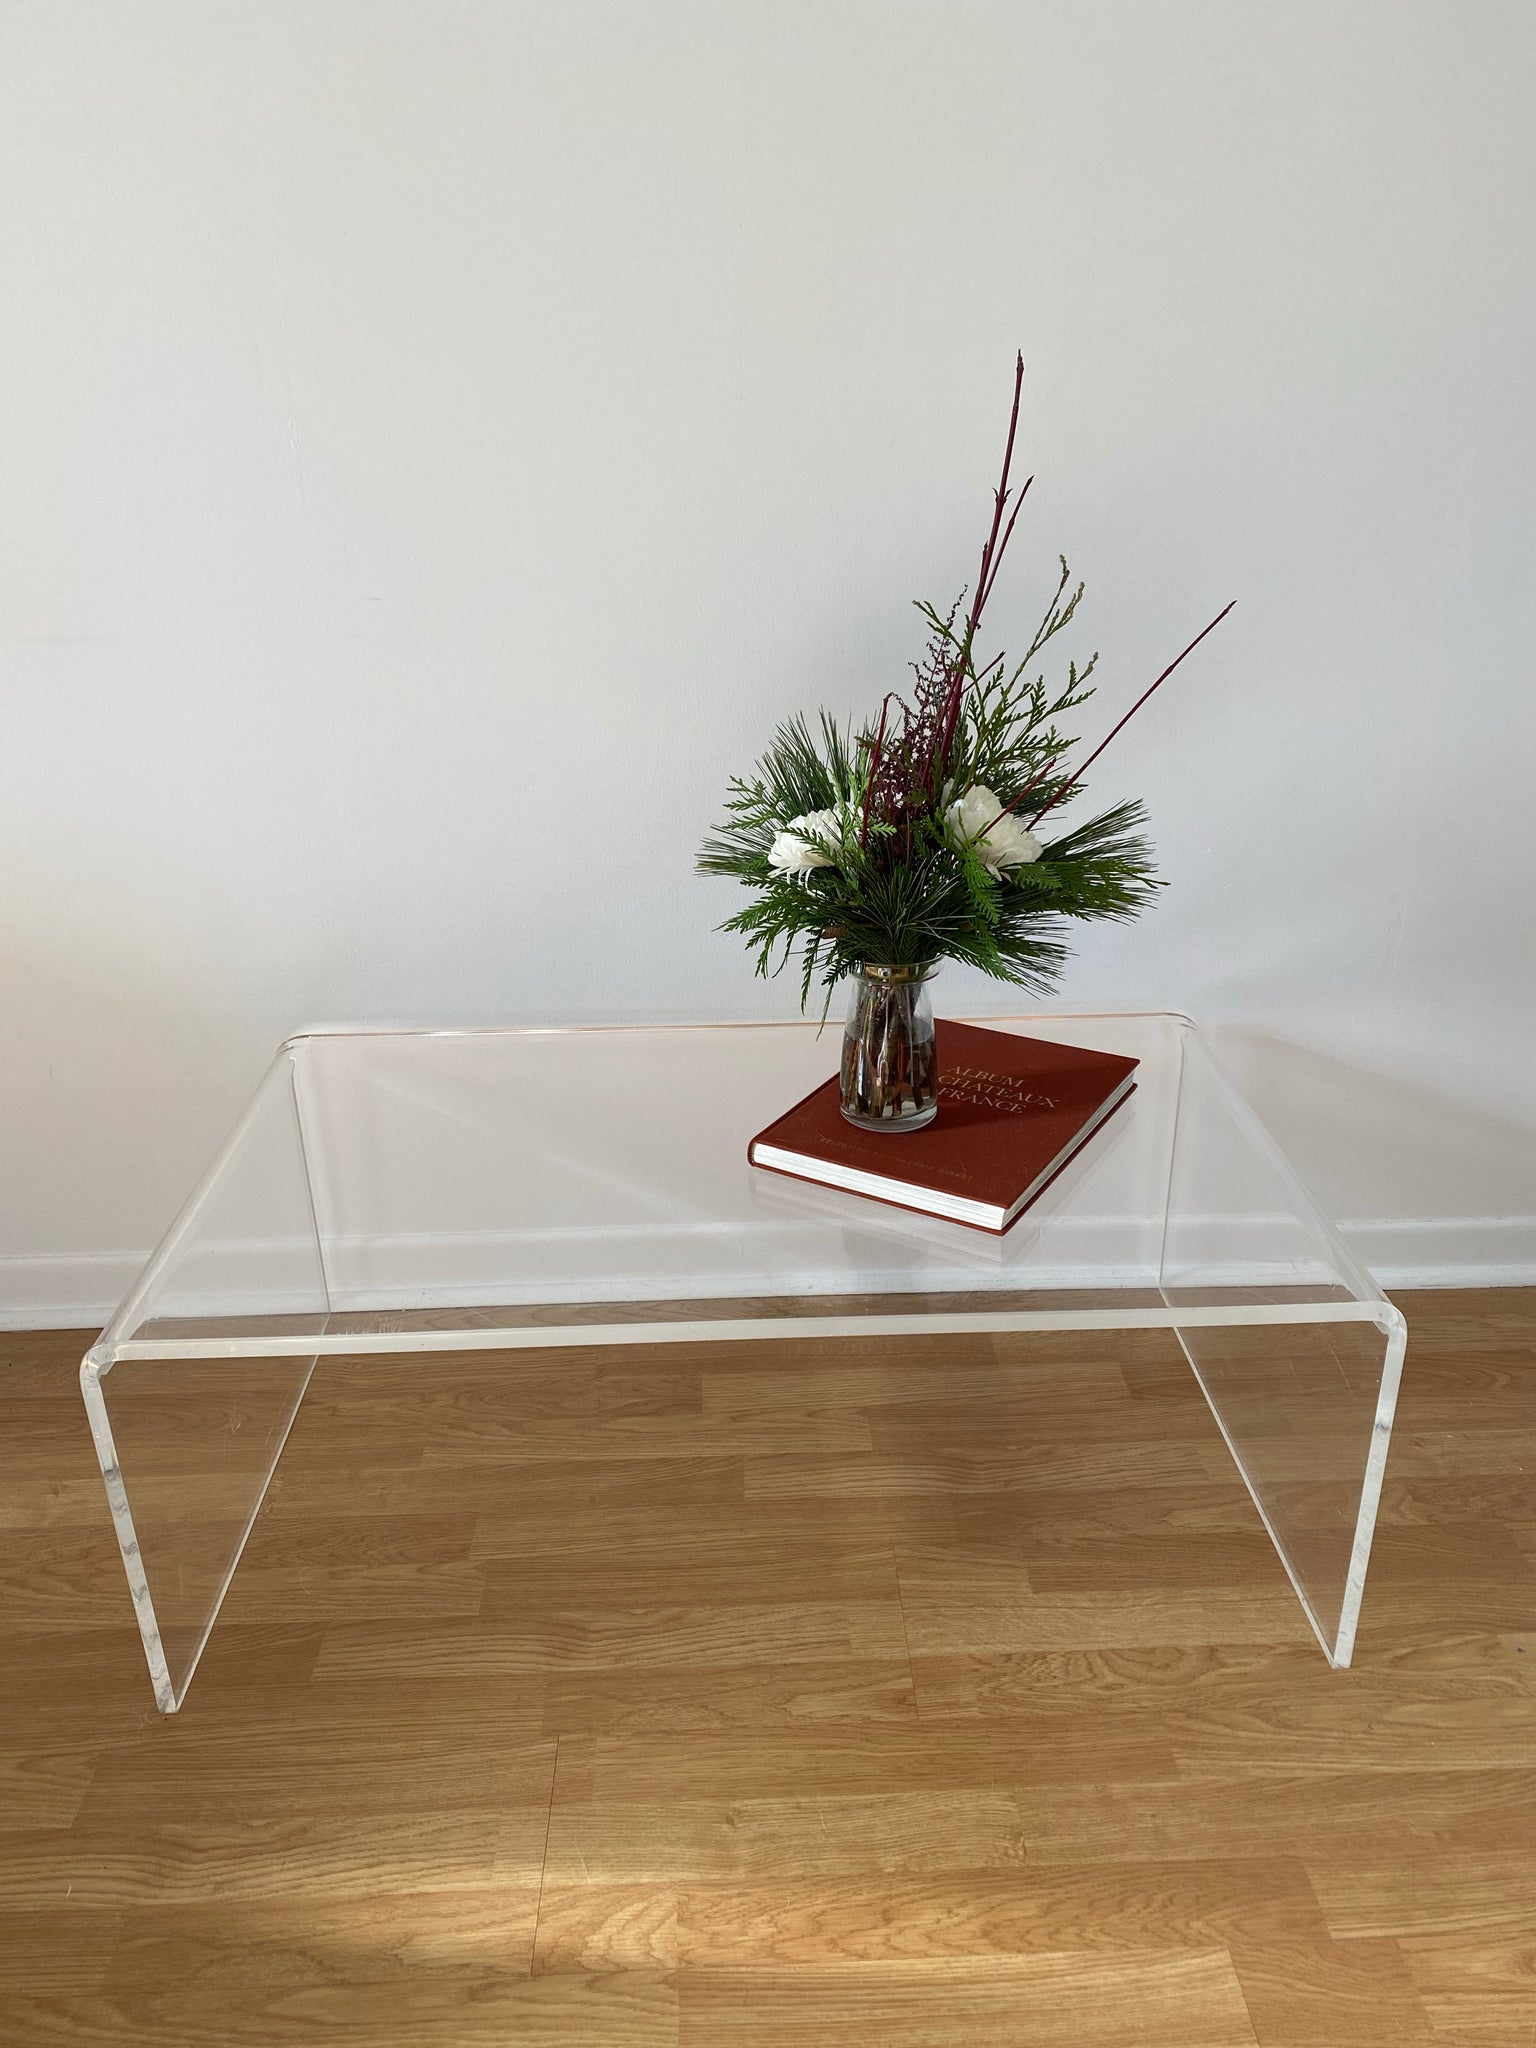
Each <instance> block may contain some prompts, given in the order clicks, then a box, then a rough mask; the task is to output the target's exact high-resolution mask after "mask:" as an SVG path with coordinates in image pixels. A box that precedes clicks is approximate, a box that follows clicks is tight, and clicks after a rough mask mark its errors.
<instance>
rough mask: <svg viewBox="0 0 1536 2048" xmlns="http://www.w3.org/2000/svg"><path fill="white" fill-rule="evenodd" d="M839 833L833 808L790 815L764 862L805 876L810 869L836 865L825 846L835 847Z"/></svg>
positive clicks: (790, 872)
mask: <svg viewBox="0 0 1536 2048" xmlns="http://www.w3.org/2000/svg"><path fill="white" fill-rule="evenodd" d="M841 836H842V833H841V830H840V827H839V825H838V820H837V813H836V811H807V812H806V814H805V815H804V817H801V818H791V819H790V821H789V823H788V825H786V826H785V827H784V828H783V829H782V830H781V831H780V832H778V833H776V834H775V836H774V841H773V844H772V846H771V847H769V849H768V864H769V866H770V867H775V868H778V869H780V870H781V872H783V873H784V874H786V875H802V876H803V875H807V874H809V873H810V871H811V869H812V868H830V867H835V866H836V865H837V863H836V861H835V860H834V859H833V858H832V855H831V854H830V853H828V851H827V848H828V846H835V845H836V844H837V843H838V840H839V839H840V838H841Z"/></svg>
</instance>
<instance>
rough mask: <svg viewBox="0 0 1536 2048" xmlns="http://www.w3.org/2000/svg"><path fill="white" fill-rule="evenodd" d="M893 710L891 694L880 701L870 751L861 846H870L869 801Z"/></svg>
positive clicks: (861, 825)
mask: <svg viewBox="0 0 1536 2048" xmlns="http://www.w3.org/2000/svg"><path fill="white" fill-rule="evenodd" d="M890 708H891V699H890V693H889V692H887V694H886V695H885V696H884V697H883V698H882V699H881V700H880V729H879V731H878V732H877V733H876V734H875V740H874V745H873V746H872V747H871V748H870V751H869V774H868V775H867V776H866V778H865V781H864V813H863V816H862V817H861V818H860V819H859V845H860V846H861V847H864V846H867V845H868V844H869V800H870V798H871V797H872V796H873V795H874V793H875V776H876V774H877V773H878V772H879V768H880V749H881V747H882V746H883V745H884V744H885V717H886V713H887V712H888V711H889V710H890Z"/></svg>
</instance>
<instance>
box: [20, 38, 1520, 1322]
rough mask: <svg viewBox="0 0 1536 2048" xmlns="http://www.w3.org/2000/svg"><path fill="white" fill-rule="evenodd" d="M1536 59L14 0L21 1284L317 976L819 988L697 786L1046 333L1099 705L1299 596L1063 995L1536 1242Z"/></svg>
mask: <svg viewBox="0 0 1536 2048" xmlns="http://www.w3.org/2000/svg"><path fill="white" fill-rule="evenodd" d="M1533 65H1536V10H1533V9H1532V8H1531V7H1530V6H1529V5H1526V4H1522V0H1511V4H1497V0H1449V4H1434V0H1384V4H1370V0H1345V4H1342V5H1341V4H1340V0H1282V4H1261V0H1150V4H1149V0H1104V4H1093V0H1065V4H1063V0H1052V4H1039V0H996V4H981V0H907V4H900V0H815V4H810V0H645V4H644V5H643V6H639V5H633V4H629V0H587V4H579V0H561V4H559V5H548V4H519V0H350V4H348V0H261V4H259V5H258V4H249V0H247V4H244V5H241V4H210V0H182V4H175V0H134V4H131V5H130V4H124V0H101V4H96V5H88V4H80V0H8V4H7V5H6V6H5V7H4V8H3V9H0V658H3V703H4V729H3V737H0V776H3V778H4V797H3V803H0V975H3V991H0V1011H3V1014H0V1034H3V1064H4V1071H3V1089H4V1097H3V1114H4V1131H5V1154H6V1161H5V1165H6V1170H5V1175H4V1187H3V1191H0V1259H3V1260H4V1261H6V1262H7V1263H6V1264H4V1265H0V1277H3V1278H4V1285H5V1287H6V1289H7V1290H8V1293H9V1312H10V1315H11V1317H12V1319H13V1320H25V1319H28V1318H30V1319H32V1320H44V1321H46V1320H48V1319H50V1318H52V1319H56V1320H68V1319H70V1318H71V1317H73V1318H75V1319H78V1320H82V1321H83V1320H86V1319H88V1318H89V1317H90V1316H91V1315H92V1314H95V1313H97V1312H99V1310H100V1309H101V1308H102V1307H103V1306H104V1305H105V1302H106V1300H107V1298H108V1297H109V1296H110V1295H111V1294H112V1292H113V1291H114V1289H115V1288H116V1286H117V1284H118V1281H119V1278H120V1276H121V1273H122V1271H123V1270H124V1265H125V1261H126V1260H128V1259H129V1258H130V1256H131V1255H135V1254H137V1253H139V1252H141V1251H142V1250H144V1249H145V1248H147V1247H148V1246H149V1245H150V1244H151V1242H152V1241H153V1240H154V1238H155V1237H156V1236H157V1235H158V1233H159V1231H160V1230H161V1228H162V1227H163V1226H164V1224H165V1222H166V1221H167V1219H168V1216H169V1215H170V1213H171V1212H172V1210H173V1209H174V1207H175V1206H176V1204H177V1202H178V1200H179V1198H180V1196H181V1194H182V1193H183V1192H184V1191H185V1189H186V1187H187V1185H188V1184H189V1183H190V1181H191V1179H192V1177H193V1176H194V1174H195V1173H196V1171H197V1169H198V1167H199V1166H200V1164H201V1162H202V1160H203V1159H204V1157H205V1156H206V1154H207V1152H208V1151H209V1150H210V1148H211V1147H212V1145H213V1143H214V1142H215V1140H216V1139H217V1137H218V1135H219V1134H220V1132H221V1130H222V1129H223V1127H224V1126H225V1125H226V1124H227V1123H228V1121H229V1120H230V1118H231V1117H232V1115H233V1114H234V1112H235V1110H236V1109H237V1107H238V1105H239V1103H240V1101H241V1100H242V1098H243V1097H244V1096H245V1094H246V1093H247V1092H248V1090H249V1089H250V1087H251V1086H252V1085H253V1083H254V1081H255V1078H256V1076H257V1074H258V1072H259V1071H260V1068H261V1066H262V1064H263V1062H264V1059H265V1057H266V1055H267V1053H268V1051H269V1049H270V1048H271V1046H272V1045H273V1044H274V1043H275V1042H276V1041H277V1040H278V1039H279V1038H281V1037H282V1036H283V1035H284V1034H285V1033H287V1032H289V1031H291V1030H293V1029H295V1028H296V1027H299V1026H303V1025H307V1024H314V1023H318V1022H339V1021H345V1020H353V1019H411V1020H435V1021H446V1020H465V1021H486V1020H497V1019H502V1020H511V1021H517V1020H548V1019H615V1018H669V1017H744V1016H779V1015H785V1014H788V1013H789V1012H790V1010H791V1009H792V1006H793V1001H794V997H793V992H792V990H791V988H790V987H789V985H788V984H787V982H781V983H776V984H772V985H769V986H767V987H765V986H764V985H763V984H761V983H756V982H754V981H753V980H752V978H751V976H750V974H749V972H748V968H747V964H746V961H745V957H744V956H743V955H742V954H740V953H739V952H738V951H737V950H736V949H735V948H734V946H733V945H732V943H731V942H730V941H728V940H726V939H723V938H720V937H717V936H715V935H713V933H712V930H711V927H712V926H713V925H714V924H715V923H717V922H718V920H719V919H720V918H721V917H722V916H724V915H725V914H726V913H727V912H728V911H729V909H730V908H732V907H734V900H735V899H734V892H733V891H732V890H731V889H730V888H729V887H728V886H727V885H725V884H717V883H706V882H703V881H698V880H694V879H692V878H691V875H690V860H691V855H692V850H693V848H694V846H695V844H696V842H697V840H698V838H699V836H700V834H701V832H702V830H703V829H704V827H705V826H706V825H707V824H708V823H709V822H710V819H711V813H712V810H713V808H714V806H715V802H716V798H717V795H718V792H719V791H720V789H721V787H722V784H723V782H724V779H725V777H726V775H727V774H728V773H729V772H730V771H731V770H732V769H734V768H737V767H739V766H742V765H744V764H745V763H746V762H747V760H748V759H749V758H750V757H751V756H752V755H753V753H754V752H755V750H756V749H757V747H758V745H759V743H760V742H761V741H762V740H763V739H764V738H765V736H766V735H767V733H768V731H769V729H770V727H771V725H772V723H773V721H774V720H775V719H776V718H777V717H779V716H780V715H782V714H783V713H785V712H788V711H791V710H793V709H795V708H797V707H800V706H809V707H814V706H815V705H816V704H818V703H820V702H825V703H827V704H828V705H829V706H832V707H835V708H838V709H845V708H851V707H853V706H862V705H866V704H869V703H871V702H873V701H874V700H875V699H876V698H877V697H878V696H879V694H880V693H881V692H882V691H883V690H884V689H885V688H886V687H888V686H889V685H891V684H892V683H893V682H894V681H895V680H897V679H898V678H899V676H900V674H901V672H902V665H903V663H904V662H905V661H906V660H907V659H908V658H909V657H910V656H911V655H912V654H914V653H915V652H916V651H917V649H916V639H917V635H916V632H915V625H914V617H913V614H912V613H911V611H910V610H909V608H908V601H909V599H911V598H912V597H914V596H917V595H920V594H927V595H932V596H934V597H936V598H946V597H947V596H949V595H952V594H953V593H954V591H955V590H956V589H957V588H958V587H959V585H960V584H961V583H962V582H963V581H964V580H965V579H966V578H967V576H968V575H969V574H970V572H971V567H972V562H973V558H974V554H975V549H976V545H977V541H978V538H979V534H980V531H981V528H982V525H983V522H984V519H985V516H986V494H987V490H988V488H989V485H990V482H991V479H992V475H993V471H994V467H995V462H996V457H997V449H998V440H999V433H1000V429H1001V426H1002V424H1003V419H1004V415H1005V410H1006V403H1007V394H1008V383H1009V370H1010V365H1011V361H1012V352H1013V349H1014V347H1015V345H1016V344H1017V343H1022V345H1023V347H1024V349H1025V352H1026V354H1027V356H1028V359H1029V380H1028V401H1027V407H1028V409H1027V416H1026V424H1025V434H1024V452H1025V461H1026V465H1027V467H1028V468H1030V469H1033V470H1035V471H1036V472H1037V473H1038V477H1039V481H1038V483H1037V484H1036V486H1035V492H1034V496H1033V499H1032V503H1031V509H1030V511H1029V513H1028V515H1027V516H1026V518H1025V519H1024V520H1023V521H1021V526H1020V535H1019V538H1018V539H1017V540H1016V543H1015V548H1016V559H1014V560H1013V561H1011V563H1010V574H1009V576H1008V578H1007V580H1006V582H1005V583H1004V585H1003V586H1002V587H1001V588H1000V590H999V594H998V597H997V599H996V600H995V604H994V608H993V614H992V616H993V619H994V623H995V625H996V627H997V629H998V630H999V632H1000V633H1005V634H1006V635H1007V636H1008V637H1011V638H1013V639H1017V638H1019V637H1020V636H1021V635H1022V634H1023V633H1024V632H1025V631H1026V629H1027V625H1028V623H1029V622H1030V621H1031V619H1032V615H1033V613H1034V612H1035V610H1036V608H1037V607H1038V604H1039V602H1040V598H1041V593H1042V591H1043V589H1044V588H1045V585H1046V582H1047V579H1048V577H1049V575H1050V572H1051V568H1052V565H1053V563H1054V558H1055V554H1056V552H1057V551H1058V550H1063V549H1064V550H1066V551H1067V552H1068V554H1069V555H1070V556H1071V558H1072V561H1073V563H1074V566H1075V567H1079V568H1081V570H1082V571H1083V572H1084V574H1085V575H1086V576H1087V578H1088V583H1089V597H1088V602H1087V606H1086V609H1085V628H1084V632H1083V634H1082V635H1081V637H1080V639H1079V641H1078V643H1077V644H1078V648H1079V650H1080V651H1087V650H1088V649H1091V648H1092V647H1095V646H1097V647H1098V648H1099V649H1101V650H1102V663H1101V673H1102V684H1103V688H1102V693H1101V696H1100V698H1099V699H1098V700H1097V701H1096V703H1095V705H1094V706H1092V707H1090V710H1089V712H1088V713H1087V714H1086V715H1085V719H1084V726H1085V730H1086V732H1087V733H1088V734H1089V736H1090V737H1096V736H1097V734H1098V733H1099V732H1101V731H1103V730H1104V729H1105V728H1106V727H1107V725H1108V724H1109V723H1110V722H1111V721H1112V719H1113V718H1114V717H1116V716H1118V714H1119V712H1120V710H1121V709H1123V708H1124V706H1125V705H1126V704H1128V703H1129V702H1130V700H1131V698H1132V696H1133V695H1134V694H1135V692H1136V691H1138V690H1139V689H1140V688H1141V687H1142V686H1143V685H1144V684H1145V682H1147V681H1148V680H1150V678H1151V676H1152V675H1153V674H1155V673H1156V671H1157V670H1158V668H1160V667H1161V666H1162V664H1163V662H1164V661H1165V660H1166V659H1167V658H1168V656H1169V655H1170V654H1171V653H1172V652H1174V651H1175V650H1176V649H1177V648H1178V647H1180V646H1181V645H1183V643H1184V641H1185V640H1186V639H1187V638H1188V637H1189V635H1190V633H1191V632H1192V631H1193V630H1194V629H1195V628H1196V627H1197V626H1199V625H1200V624H1202V623H1203V622H1204V620H1205V619H1206V618H1207V617H1208V616H1209V615H1210V614H1211V613H1212V612H1213V611H1214V610H1215V609H1216V608H1217V607H1218V606H1219V605H1220V604H1221V603H1223V602H1224V601H1225V600H1226V599H1227V598H1228V597H1229V596H1236V597H1237V598H1238V600H1239V604H1238V609H1237V611H1236V612H1235V613H1234V614H1233V616H1232V618H1231V619H1230V620H1229V621H1228V622H1227V624H1226V625H1225V626H1224V627H1223V628H1222V629H1221V632H1220V634H1219V636H1217V637H1216V638H1215V639H1213V641H1211V642H1210V643H1208V645H1207V647H1206V648H1205V649H1202V650H1201V653H1200V654H1199V656H1197V657H1196V659H1195V660H1194V661H1192V662H1191V663H1190V664H1189V665H1188V666H1187V668H1186V670H1184V671H1182V672H1181V673H1180V675H1179V677H1178V678H1177V679H1176V681H1175V682H1174V683H1172V684H1170V685H1169V687H1168V689H1167V690H1166V691H1165V692H1164V693H1163V694H1162V696H1160V697H1159V699H1158V700H1157V701H1156V703H1155V704H1154V706H1152V707H1149V710H1148V712H1147V713H1146V714H1145V716H1144V717H1143V718H1142V719H1141V720H1139V721H1138V722H1137V724H1136V725H1135V726H1134V727H1133V728H1132V729H1131V730H1130V731H1129V732H1128V733H1127V734H1126V735H1125V737H1124V739H1123V741H1121V742H1120V743H1118V744H1117V747H1116V749H1115V752H1114V754H1113V756H1112V757H1110V758H1107V759H1106V761H1105V763H1104V767H1103V770H1102V772H1100V773H1098V774H1096V776H1095V785H1096V787H1095V794H1096V795H1097V796H1100V797H1102V798H1105V799H1109V798H1111V797H1115V796H1119V795H1121V794H1125V793H1131V792H1139V793H1141V794H1143V795H1144V796H1145V797H1146V799H1147V800H1148V803H1149V805H1150V807H1151V811H1152V814H1153V818H1154V822H1155V829H1156V835H1157V839H1158V842H1159V845H1160V849H1161V858H1162V866H1163V872H1164V874H1165V875H1166V877H1167V879H1168V880H1169V881H1170V882H1171V884H1172V887H1171V889H1170V890H1169V891H1168V894H1167V897H1166V899H1165V901H1164V903H1163V904H1162V905H1161V907H1160V908H1159V909H1158V910H1157V911H1156V912H1155V913H1154V914H1153V915H1152V916H1151V917H1149V918H1147V919H1146V920H1144V921H1143V922H1142V923H1140V924H1138V925H1135V926H1131V927H1128V928H1125V929H1123V930H1122V929H1114V930H1110V929H1100V930H1093V929H1089V930H1088V931H1087V932H1086V933H1085V935H1084V939H1083V944H1082V947H1081V951H1080V953H1079V956H1078V959H1077V962H1076V965H1075V966H1074V968H1073V970H1072V972H1071V974H1070V976H1069V977H1068V979H1067V981H1066V982H1065V984H1064V986H1063V989H1062V993H1061V1000H1062V1002H1063V1003H1064V1004H1066V1005H1071V1006H1077V1007H1087V1006H1093V1005H1133V1006H1172V1007H1178V1008H1183V1009H1188V1010H1190V1011H1193V1012H1196V1013H1197V1014H1199V1015H1201V1016H1203V1017H1204V1018H1206V1019H1208V1020H1209V1021H1211V1022H1212V1023H1213V1024H1214V1025H1215V1026H1217V1027H1219V1029H1220V1031H1221V1033H1222V1036H1223V1039H1224V1042H1225V1043H1226V1044H1227V1047H1228V1050H1229V1053H1230V1054H1231V1056H1232V1057H1233V1059H1234V1060H1235V1062H1236V1063H1237V1065H1238V1066H1239V1068H1240V1069H1241V1071H1242V1073H1243V1075H1244V1077H1245V1078H1246V1080H1247V1082H1248V1084H1249V1086H1250V1087H1251V1089H1252V1090H1253V1092H1254V1094H1255V1097H1256V1099H1257V1100H1258V1101H1259V1103H1260V1106H1261V1108H1262V1110H1263V1112H1264V1113H1265V1114H1266V1115H1267V1116H1268V1117H1269V1118H1270V1120H1271V1122H1272V1123H1273V1124H1274V1125H1275V1126H1276V1128H1277V1130H1278V1132H1279V1134H1280V1135H1281V1137H1282V1138H1283V1139H1284V1141H1285V1142H1286V1143H1287V1144H1288V1145H1290V1146H1291V1148H1292V1149H1293V1151H1294V1152H1295V1153H1296V1155H1297V1156H1298V1159H1299V1161H1300V1163H1301V1164H1302V1165H1303V1167H1304V1168H1305V1169H1306V1170H1308V1171H1309V1172H1310V1173H1311V1174H1312V1176H1313V1178H1314V1179H1315V1181H1316V1182H1317V1184H1318V1186H1319V1188H1320V1189H1321V1190H1322V1192H1323V1193H1324V1195H1325V1197H1326V1198H1327V1199H1329V1200H1330V1201H1331V1202H1332V1203H1334V1204H1335V1206H1337V1207H1339V1208H1340V1209H1342V1210H1343V1211H1344V1212H1345V1213H1346V1214H1347V1215H1348V1216H1349V1217H1351V1218H1353V1219H1356V1220H1363V1221H1364V1222H1365V1223H1367V1224H1369V1223H1374V1224H1375V1225H1376V1226H1377V1243H1378V1249H1379V1251H1380V1255H1381V1257H1382V1259H1383V1263H1384V1265H1385V1266H1387V1267H1389V1268H1390V1269H1391V1272H1392V1274H1393V1276H1394V1277H1397V1278H1404V1277H1412V1276H1413V1275H1414V1274H1415V1273H1419V1274H1427V1275H1429V1276H1431V1277H1441V1278H1444V1277H1449V1276H1450V1275H1452V1274H1454V1273H1465V1274H1467V1275H1468V1276H1471V1277H1487V1276H1489V1275H1493V1274H1498V1273H1502V1274H1503V1275H1504V1277H1517V1276H1518V1275H1519V1274H1521V1273H1522V1272H1524V1273H1526V1274H1527V1276H1536V1224H1533V1223H1532V1221H1531V1218H1532V1216H1533V1214H1536V1089H1533V1083H1532V1078H1531V1058H1530V1054H1531V1021H1532V1018H1533V1016H1536V965H1533V960H1536V947H1533V926H1532V910H1531V904H1532V893H1533V891H1532V883H1533V866H1536V823H1533V811H1532V803H1531V795H1530V790H1531V784H1532V773H1533V768H1536V744H1533V743H1536V688H1533V676H1532V668H1533V662H1532V653H1531V649H1532V645H1533V638H1536V635H1533V625H1536V619H1533V611H1536V601H1533V577H1532V568H1533V538H1536V535H1533V515H1532V473H1533V465H1532V458H1533V454H1536V431H1533V429H1536V397H1533V380H1532V377H1531V363H1532V359H1533V342H1536V333H1533V328H1536V322H1533V317H1532V316H1533V301H1536V291H1533V281H1532V279H1533V273H1532V247H1533V229H1536V203H1533V196H1532V195H1533V192H1536V127H1533V125H1532V124H1531V122H1530V120H1529V118H1528V114H1529V108H1528V101H1529V95H1530V85H1531V79H1532V75H1533ZM946 994H947V998H948V1001H949V1003H950V1004H951V1006H952V1007H954V1008H956V1009H969V1010H972V1011H973V1012H974V1011H976V1010H978V1009H984V1008H986V1007H989V1006H990V1007H992V1008H994V1009H1001V1008H1005V1007H1007V1006H1008V1003H1009V1001H1010V998H1009V997H1008V996H1007V994H1006V992H1002V991H997V990H994V989H992V988H991V987H989V986H987V985H984V984H980V983H969V982H966V981H965V980H964V979H963V978H962V977H961V976H960V975H958V974H956V973H953V972H952V973H951V976H950V979H949V981H948V984H947V988H946ZM1404 1219H1408V1221H1407V1222H1406V1223H1405V1222H1404ZM1394 1232H1395V1233H1396V1235H1394V1234H1393V1233H1394ZM1366 1235H1367V1236H1369V1232H1367V1233H1366Z"/></svg>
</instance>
